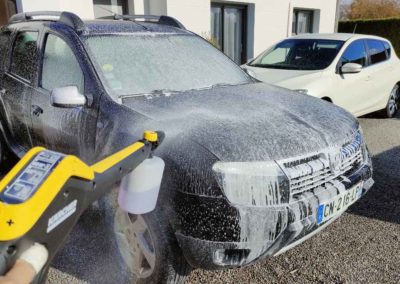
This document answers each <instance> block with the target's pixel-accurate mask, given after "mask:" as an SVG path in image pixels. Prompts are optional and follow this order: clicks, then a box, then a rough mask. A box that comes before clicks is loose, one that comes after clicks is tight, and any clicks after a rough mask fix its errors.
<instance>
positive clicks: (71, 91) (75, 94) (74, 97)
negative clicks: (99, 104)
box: [50, 86, 86, 108]
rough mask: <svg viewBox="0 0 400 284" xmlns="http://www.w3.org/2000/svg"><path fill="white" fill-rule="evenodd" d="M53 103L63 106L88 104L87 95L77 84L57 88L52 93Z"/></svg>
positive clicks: (53, 104)
mask: <svg viewBox="0 0 400 284" xmlns="http://www.w3.org/2000/svg"><path fill="white" fill-rule="evenodd" d="M50 99H51V105H52V106H55V107H61V108H73V107H80V106H84V105H85V104H86V97H85V96H84V95H82V94H81V93H80V92H79V90H78V87H77V86H67V87H61V88H55V89H53V90H52V91H51V95H50Z"/></svg>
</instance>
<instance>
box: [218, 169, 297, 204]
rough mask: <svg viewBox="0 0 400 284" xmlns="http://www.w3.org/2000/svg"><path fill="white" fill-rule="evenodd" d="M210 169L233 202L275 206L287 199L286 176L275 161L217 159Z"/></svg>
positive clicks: (287, 182) (287, 180)
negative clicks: (225, 160)
mask: <svg viewBox="0 0 400 284" xmlns="http://www.w3.org/2000/svg"><path fill="white" fill-rule="evenodd" d="M213 170H214V172H215V174H216V175H217V180H218V183H219V185H220V187H221V188H222V189H223V191H224V193H225V196H226V198H227V199H228V200H229V201H230V202H231V203H232V204H235V205H244V206H276V205H282V204H284V203H288V201H289V195H290V188H289V179H288V178H287V177H286V175H285V174H284V173H283V171H282V170H281V168H280V167H279V166H278V164H276V163H275V162H217V163H215V164H214V165H213Z"/></svg>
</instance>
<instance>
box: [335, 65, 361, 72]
mask: <svg viewBox="0 0 400 284" xmlns="http://www.w3.org/2000/svg"><path fill="white" fill-rule="evenodd" d="M362 68H363V67H362V65H360V64H357V63H346V64H344V65H343V66H342V67H341V68H340V72H341V73H342V74H350V73H360V72H361V70H362Z"/></svg>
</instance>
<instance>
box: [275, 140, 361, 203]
mask: <svg viewBox="0 0 400 284" xmlns="http://www.w3.org/2000/svg"><path fill="white" fill-rule="evenodd" d="M336 149H337V150H336V151H337V153H338V155H340V167H338V170H336V171H335V170H334V169H331V164H330V158H329V157H330V152H332V149H326V150H325V151H321V153H312V154H310V155H308V156H307V157H302V158H298V159H290V160H289V159H288V160H285V161H281V162H279V161H278V164H279V165H280V166H281V168H282V170H283V171H284V172H285V174H286V175H287V176H288V178H289V182H290V193H291V196H293V195H297V194H300V193H303V192H306V191H310V190H313V189H315V188H317V187H320V186H323V185H324V184H326V183H329V182H332V181H333V180H335V179H337V178H338V177H340V176H343V175H346V174H347V173H349V172H351V171H354V170H356V169H358V168H359V167H360V166H361V164H362V163H363V152H362V136H361V133H360V132H357V133H356V134H355V136H354V138H353V139H352V141H351V142H349V143H347V144H345V145H344V146H343V147H341V148H336ZM298 161H303V163H301V164H299V162H298Z"/></svg>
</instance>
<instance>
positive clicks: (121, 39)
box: [87, 34, 251, 98]
mask: <svg viewBox="0 0 400 284" xmlns="http://www.w3.org/2000/svg"><path fill="white" fill-rule="evenodd" d="M87 43H88V46H89V49H90V52H91V54H92V57H94V59H95V60H94V61H95V62H96V64H97V67H96V68H97V69H98V72H99V73H100V76H101V77H102V81H103V83H104V85H105V88H106V89H107V91H108V92H109V94H110V95H111V96H113V97H114V98H121V97H126V96H136V95H142V94H150V93H160V92H161V93H162V92H164V91H165V92H167V91H168V92H181V91H186V90H191V89H203V88H210V87H213V86H220V85H239V84H245V83H249V82H251V79H250V78H249V76H248V75H247V74H246V73H245V72H244V71H243V70H242V69H241V68H240V67H239V66H237V65H236V64H234V63H233V62H232V61H231V60H230V59H229V58H228V57H226V56H224V55H223V54H222V53H221V52H220V51H218V50H217V49H215V48H214V47H212V46H211V45H210V44H208V43H207V42H206V41H205V40H203V39H201V38H198V37H197V36H192V35H177V34H174V35H171V34H146V35H143V34H129V35H101V36H99V35H97V36H91V37H88V38H87Z"/></svg>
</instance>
